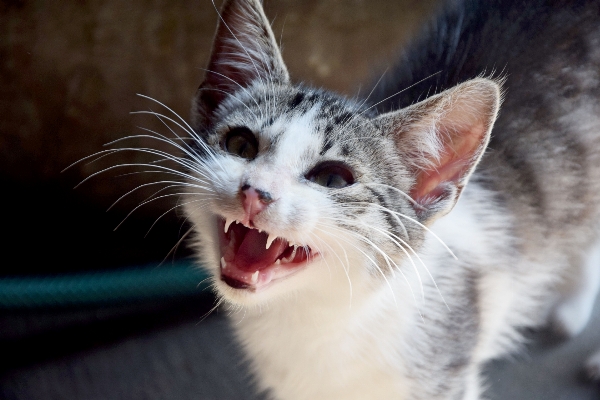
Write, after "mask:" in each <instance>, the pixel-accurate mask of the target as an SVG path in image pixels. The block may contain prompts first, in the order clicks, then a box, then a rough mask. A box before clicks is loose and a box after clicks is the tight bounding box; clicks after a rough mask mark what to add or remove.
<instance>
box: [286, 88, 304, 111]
mask: <svg viewBox="0 0 600 400" xmlns="http://www.w3.org/2000/svg"><path fill="white" fill-rule="evenodd" d="M304 96H305V95H304V93H302V92H299V93H297V94H296V95H295V96H294V98H293V99H292V100H291V101H290V102H289V104H288V107H289V108H290V110H293V109H295V108H296V107H298V106H299V105H300V103H302V101H304Z"/></svg>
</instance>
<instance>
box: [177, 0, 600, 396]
mask: <svg viewBox="0 0 600 400" xmlns="http://www.w3.org/2000/svg"><path fill="white" fill-rule="evenodd" d="M567 6H568V7H567ZM599 15H600V14H599V13H598V2H597V1H580V2H577V3H574V2H566V1H551V0H547V1H538V0H534V1H532V2H528V4H525V2H521V1H516V0H515V1H496V0H494V1H485V2H484V1H480V2H476V1H471V0H465V1H455V2H453V3H452V4H451V5H448V6H447V7H446V9H445V10H444V11H443V12H442V13H441V14H440V16H439V17H438V18H437V19H436V20H434V21H433V22H432V23H431V24H429V25H428V26H427V27H426V28H425V29H424V31H423V32H422V33H421V35H419V36H418V37H417V38H416V40H415V41H414V42H413V44H412V45H410V46H408V47H407V49H406V50H405V51H404V52H403V54H402V56H401V58H400V60H399V63H398V65H397V67H396V68H395V70H394V71H393V73H391V74H388V76H387V77H386V79H385V80H384V81H385V82H384V85H383V88H380V89H378V92H377V93H376V98H374V99H372V100H371V102H372V104H373V105H367V104H366V101H355V100H348V99H345V98H342V97H340V96H337V95H335V94H332V93H329V92H327V91H324V90H318V89H313V88H310V87H306V86H303V85H296V84H292V83H291V81H290V77H289V75H288V72H287V70H286V67H285V65H284V63H283V60H282V57H281V54H280V52H279V49H278V47H277V44H276V41H275V40H274V37H273V32H272V31H271V28H270V26H269V23H268V21H267V19H266V17H265V15H264V13H263V10H262V7H261V4H260V2H259V0H227V1H226V2H225V4H224V6H223V8H222V12H221V22H220V23H219V26H218V28H217V33H216V37H215V41H214V47H213V52H212V56H211V59H210V62H209V66H208V70H207V73H206V77H205V80H204V82H203V83H202V85H201V86H200V88H199V90H198V94H197V97H196V99H195V100H194V105H193V126H194V130H195V134H194V136H195V142H194V144H193V149H194V152H195V154H194V156H193V157H192V158H191V159H190V161H189V162H188V164H189V165H191V171H190V172H189V174H190V175H191V176H192V178H191V179H190V186H191V187H192V189H191V190H190V193H189V194H188V195H186V198H185V201H184V203H185V204H186V206H185V207H186V215H187V217H188V218H189V220H190V221H191V222H192V223H193V225H194V226H195V230H196V238H197V240H196V248H197V251H198V254H199V258H200V260H201V262H202V264H203V265H204V266H205V268H207V269H208V271H209V272H210V273H211V275H212V278H213V283H214V287H215V290H216V292H217V294H218V296H219V297H220V301H221V303H224V304H227V305H229V307H230V309H231V317H232V320H233V321H234V322H235V323H234V324H233V327H234V329H235V332H236V335H237V338H238V339H239V341H240V342H241V344H242V345H243V347H244V349H245V352H246V355H247V357H248V358H249V360H250V362H251V366H252V369H253V371H254V374H255V376H256V379H257V382H258V384H259V385H260V387H261V388H262V389H264V390H266V391H268V392H269V394H270V396H272V397H273V398H276V399H346V400H347V399H391V398H394V399H457V398H460V399H479V398H481V396H482V388H481V387H482V386H481V382H480V381H481V377H480V369H481V366H482V365H483V364H484V363H485V362H486V361H488V360H490V359H492V358H495V357H499V356H502V355H504V354H506V353H507V352H509V351H514V350H515V349H516V348H518V345H519V343H520V341H521V335H520V333H519V332H520V329H521V328H523V327H529V326H536V325H540V324H542V323H544V322H545V320H546V319H547V318H551V319H553V320H554V321H555V323H556V324H557V326H559V327H560V328H561V329H562V330H563V331H564V332H565V333H567V334H569V335H575V334H577V333H578V332H579V331H581V330H582V329H583V327H584V326H585V324H586V322H587V319H588V318H589V315H590V312H591V307H592V305H593V301H594V298H595V295H596V292H597V290H598V282H599V281H600V279H599V277H598V275H599V274H600V265H599V264H600V243H599V239H598V232H597V228H598V223H597V221H598V213H599V211H600V209H599V206H598V204H600V190H599V189H600V188H599V184H600V151H599V150H600V135H599V134H598V133H599V130H600V118H599V115H600V104H599V101H598V93H600V92H599V89H600V88H599V78H600V77H599V71H600V68H599V67H600V23H599V22H600V17H599ZM494 71H500V72H499V73H497V74H494ZM493 76H496V78H493ZM498 77H501V78H498ZM419 82H420V83H419ZM431 88H435V92H436V94H431V93H429V92H428V90H429V89H431ZM504 91H506V99H505V101H504V104H503V107H502V111H501V112H500V114H498V112H499V107H500V103H501V102H502V97H503V95H502V93H503V92H504ZM428 94H431V95H430V96H428V97H426V98H424V99H423V97H424V96H426V95H428ZM492 128H493V130H492ZM490 138H491V139H490ZM467 183H468V184H467ZM555 304H556V307H554V305H555Z"/></svg>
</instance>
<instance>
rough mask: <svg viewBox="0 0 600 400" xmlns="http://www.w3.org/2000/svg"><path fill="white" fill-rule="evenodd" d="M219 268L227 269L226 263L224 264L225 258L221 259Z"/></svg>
mask: <svg viewBox="0 0 600 400" xmlns="http://www.w3.org/2000/svg"><path fill="white" fill-rule="evenodd" d="M221 268H223V269H225V268H227V263H226V262H225V257H221Z"/></svg>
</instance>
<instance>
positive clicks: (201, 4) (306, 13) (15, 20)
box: [0, 0, 434, 229]
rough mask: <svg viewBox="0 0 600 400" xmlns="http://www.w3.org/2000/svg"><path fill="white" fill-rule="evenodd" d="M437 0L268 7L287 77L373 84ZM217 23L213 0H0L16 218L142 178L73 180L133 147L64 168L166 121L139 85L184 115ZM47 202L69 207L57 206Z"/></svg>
mask: <svg viewBox="0 0 600 400" xmlns="http://www.w3.org/2000/svg"><path fill="white" fill-rule="evenodd" d="M433 3H434V0H426V1H419V0H397V1H389V0H327V1H317V0H296V1H292V0H282V1H274V0H267V1H266V4H265V8H266V12H267V15H268V16H269V18H271V19H272V20H273V26H274V31H275V33H276V35H277V36H279V37H280V40H281V43H282V44H283V56H284V59H285V60H286V63H287V64H288V67H289V69H290V72H291V75H292V77H293V78H294V79H296V80H301V81H306V82H309V83H311V84H314V85H317V86H323V87H326V88H330V89H333V90H337V91H340V92H343V93H348V94H356V93H357V91H358V90H359V89H361V85H362V86H363V87H362V89H361V90H362V91H363V92H365V91H368V90H370V87H368V85H369V82H372V81H373V79H372V78H373V77H375V76H376V75H377V74H378V73H380V72H381V71H383V69H384V68H385V65H387V63H388V62H389V60H391V59H393V55H394V54H395V53H396V52H397V50H398V48H399V47H400V46H401V44H402V43H403V42H404V41H405V40H406V38H407V37H408V35H409V34H410V33H411V32H412V31H414V29H415V27H416V26H418V24H419V23H420V22H421V21H422V19H423V18H424V15H426V14H427V13H428V12H429V11H430V10H431V9H432V7H433ZM215 24H216V11H215V9H214V8H213V6H212V4H211V2H210V1H209V0H181V1H169V0H155V1H150V0H132V1H120V0H118V1H117V0H104V1H101V0H96V1H85V0H82V1H74V0H71V1H45V0H31V1H18V0H9V1H7V0H4V1H3V2H1V3H0V180H1V182H2V183H3V185H4V187H5V189H7V191H10V192H11V193H10V194H9V195H8V196H7V197H9V199H7V198H5V199H4V202H5V203H6V202H7V201H8V202H9V203H6V204H5V208H6V207H7V206H10V207H11V208H12V209H18V208H19V207H21V208H22V211H21V212H20V213H19V214H20V215H21V217H20V219H17V220H15V223H18V224H21V225H23V224H30V225H34V226H35V225H36V224H38V221H37V220H36V218H39V217H36V216H35V215H36V214H35V212H32V210H31V209H32V208H37V209H38V210H41V209H44V207H47V205H45V204H44V203H45V202H46V201H48V202H49V201H50V199H48V196H50V197H52V196H53V200H54V201H55V203H56V204H61V203H65V202H66V203H68V202H69V201H71V200H69V198H70V197H74V198H76V199H77V202H78V203H77V204H79V205H81V207H83V208H82V210H83V211H82V210H78V212H79V213H80V214H81V217H80V218H79V219H80V220H81V219H83V220H85V218H86V215H85V210H84V209H85V207H86V206H85V204H90V207H100V208H106V207H107V206H108V205H109V204H110V203H111V202H112V201H114V200H116V199H117V198H118V197H119V196H120V195H121V194H124V193H126V192H127V191H128V190H130V189H131V188H133V187H135V185H137V184H141V183H144V182H148V181H149V179H150V178H149V177H148V176H145V175H143V174H142V175H133V176H128V177H121V178H115V177H114V175H116V174H115V173H112V174H106V175H104V176H101V177H98V178H94V179H92V180H91V181H90V182H88V183H86V184H84V185H83V186H82V187H81V188H79V189H77V190H76V191H74V192H73V191H71V189H70V188H71V187H72V186H73V185H74V184H75V183H76V182H78V181H79V180H81V179H83V178H84V177H86V176H89V175H90V174H91V173H93V172H95V171H98V170H99V169H100V168H102V167H103V166H104V167H106V166H110V165H115V164H117V163H130V162H141V161H144V160H146V159H147V158H145V157H144V156H143V155H140V154H137V153H133V152H129V153H121V154H120V155H118V156H113V157H111V158H110V159H105V160H101V161H100V162H98V163H95V164H91V165H89V164H79V165H77V166H75V167H74V168H72V169H71V170H69V171H67V172H66V173H64V174H61V173H60V171H61V170H62V169H63V168H65V167H66V166H67V165H69V164H70V163H72V162H74V161H76V160H78V159H80V158H82V157H84V156H87V155H90V154H92V153H94V152H97V151H99V150H102V149H103V147H102V145H103V144H104V143H106V142H109V141H112V140H115V139H118V138H121V137H124V136H127V135H131V134H136V133H141V131H140V130H139V129H138V128H136V126H137V125H139V126H144V127H148V128H151V129H156V130H160V131H161V132H163V133H165V128H164V126H161V124H160V123H159V122H158V121H156V120H155V119H152V118H150V117H147V116H146V117H140V116H132V115H130V114H129V113H130V112H131V111H137V110H147V109H149V108H151V109H153V110H156V111H158V110H159V109H160V107H158V106H156V105H155V104H153V103H151V102H149V101H147V100H143V99H141V98H139V97H136V93H142V94H145V95H148V96H151V97H153V98H156V99H158V100H160V101H162V102H164V103H165V104H167V105H169V106H170V107H172V108H173V109H174V110H175V111H176V112H177V113H179V114H180V115H182V116H184V117H187V115H188V110H189V106H190V99H191V98H192V96H193V94H194V92H195V90H196V88H197V87H198V85H199V83H200V82H201V80H202V75H203V71H202V68H203V67H204V66H205V64H206V61H207V57H208V53H209V51H210V45H211V40H212V35H213V32H214V28H215ZM128 144H129V145H132V146H149V145H151V144H152V142H148V140H133V141H131V142H128ZM122 172H131V171H122ZM42 188H44V189H42ZM9 189H10V190H9ZM18 192H21V193H18ZM148 194H149V192H148V191H146V192H144V191H140V193H135V194H134V195H133V196H131V197H130V198H129V201H125V202H123V203H122V204H121V205H119V206H118V207H117V209H116V211H114V214H112V216H109V217H107V218H108V220H110V221H111V223H112V219H115V220H119V219H120V218H122V217H123V215H124V214H125V213H126V212H127V211H128V210H130V209H131V208H132V207H133V206H135V205H136V204H138V203H139V202H140V201H141V200H143V199H144V198H145V196H147V195H148ZM24 197H28V200H27V201H28V202H29V203H28V202H27V201H26V200H25V199H24ZM30 203H31V204H30ZM173 203H174V201H171V202H163V203H157V204H156V205H155V206H153V205H149V206H147V207H144V208H143V209H142V210H140V211H139V212H138V213H137V214H136V215H140V216H141V217H144V218H146V217H147V218H154V217H157V216H158V215H160V213H161V211H162V210H166V209H167V207H168V205H169V204H173ZM25 205H26V206H25ZM52 212H58V213H59V214H60V212H63V213H68V212H69V210H63V211H60V210H58V209H57V208H56V207H55V208H54V211H52ZM32 213H33V216H29V217H28V216H27V215H29V214H32ZM28 218H29V219H28ZM61 218H63V217H57V221H60V220H61ZM64 218H65V219H68V218H67V217H66V216H65V217H64ZM111 218H112V219H111ZM73 229H79V228H73Z"/></svg>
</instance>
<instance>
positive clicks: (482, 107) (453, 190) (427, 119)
mask: <svg viewBox="0 0 600 400" xmlns="http://www.w3.org/2000/svg"><path fill="white" fill-rule="evenodd" d="M500 102H501V89H500V84H499V83H497V82H495V81H493V80H489V79H483V78H477V79H473V80H471V81H467V82H465V83H463V84H460V85H458V86H456V87H454V88H452V89H449V90H446V91H445V92H442V93H440V94H438V95H436V96H432V97H430V98H428V99H426V100H424V101H422V102H420V103H417V104H415V105H412V106H410V107H407V108H404V109H402V110H399V111H395V112H391V113H388V114H384V115H381V116H379V117H377V118H376V120H375V121H376V123H379V124H381V126H382V128H383V130H384V132H385V133H386V134H387V135H391V136H392V138H393V139H394V142H395V143H396V148H397V150H398V152H399V154H400V157H401V158H402V160H403V161H404V162H406V165H407V166H408V169H409V171H410V172H411V175H412V177H413V178H414V183H413V185H412V188H411V190H410V192H409V194H410V196H411V197H412V199H413V200H414V204H413V206H414V208H415V211H416V214H417V216H418V217H419V219H420V220H421V222H423V223H431V222H433V221H434V220H435V219H437V218H439V217H441V216H443V215H445V214H447V213H448V212H450V210H452V208H453V207H454V205H455V204H456V202H457V201H458V198H459V196H460V194H461V191H462V189H463V188H464V187H465V185H466V184H467V181H468V180H469V177H470V176H471V174H472V172H473V170H474V169H475V167H476V165H477V163H478V162H479V160H480V159H481V156H482V155H483V153H484V151H485V149H486V146H487V144H488V142H489V138H490V132H491V130H492V127H493V125H494V122H495V120H496V116H497V115H498V109H499V107H500Z"/></svg>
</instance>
